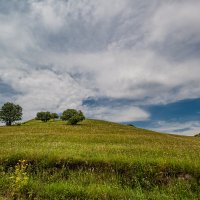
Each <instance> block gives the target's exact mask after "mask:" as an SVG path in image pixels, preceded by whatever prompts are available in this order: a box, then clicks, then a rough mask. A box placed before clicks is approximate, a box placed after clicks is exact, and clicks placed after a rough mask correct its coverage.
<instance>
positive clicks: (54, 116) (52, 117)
mask: <svg viewBox="0 0 200 200" xmlns="http://www.w3.org/2000/svg"><path fill="white" fill-rule="evenodd" d="M58 118H59V116H58V114H57V113H51V119H53V120H55V119H58Z"/></svg>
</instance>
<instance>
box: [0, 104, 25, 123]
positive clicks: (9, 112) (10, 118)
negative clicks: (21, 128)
mask: <svg viewBox="0 0 200 200" xmlns="http://www.w3.org/2000/svg"><path fill="white" fill-rule="evenodd" d="M21 119H22V107H21V106H19V105H15V104H13V103H10V102H7V103H5V104H4V105H3V106H2V108H1V110H0V120H1V121H2V122H5V123H6V126H11V125H12V123H13V122H15V121H19V120H21Z"/></svg>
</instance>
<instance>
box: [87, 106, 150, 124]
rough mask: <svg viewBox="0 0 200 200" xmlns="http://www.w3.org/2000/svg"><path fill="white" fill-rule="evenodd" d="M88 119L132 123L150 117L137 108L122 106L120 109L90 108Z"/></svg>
mask: <svg viewBox="0 0 200 200" xmlns="http://www.w3.org/2000/svg"><path fill="white" fill-rule="evenodd" d="M85 109H86V113H87V115H88V117H91V118H95V119H103V120H108V121H113V122H131V121H142V120H147V119H148V118H149V117H150V115H149V113H147V112H145V111H143V110H142V109H140V108H137V107H130V106H120V107H116V106H113V107H90V108H89V109H88V108H86V107H85Z"/></svg>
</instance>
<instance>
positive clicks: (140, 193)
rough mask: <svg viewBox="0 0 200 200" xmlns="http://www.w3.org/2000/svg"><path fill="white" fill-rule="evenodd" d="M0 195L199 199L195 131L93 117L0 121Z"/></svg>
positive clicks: (199, 166)
mask: <svg viewBox="0 0 200 200" xmlns="http://www.w3.org/2000/svg"><path fill="white" fill-rule="evenodd" d="M0 199H167V200H168V199H200V138H199V137H186V136H177V135H168V134H161V133H156V132H153V131H148V130H144V129H140V128H135V127H133V126H128V125H121V124H117V123H111V122H106V121H100V120H85V121H83V122H82V123H80V124H78V125H76V126H72V125H67V124H66V122H63V121H50V122H47V123H44V122H41V121H35V120H32V121H28V122H26V123H23V124H21V125H15V126H10V127H0Z"/></svg>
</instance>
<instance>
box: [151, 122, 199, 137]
mask: <svg viewBox="0 0 200 200" xmlns="http://www.w3.org/2000/svg"><path fill="white" fill-rule="evenodd" d="M153 130H155V131H159V132H163V133H172V134H176V135H187V136H194V135H196V134H198V133H199V130H200V122H199V121H188V122H183V123H179V122H165V121H160V122H158V123H157V127H156V128H153Z"/></svg>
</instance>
